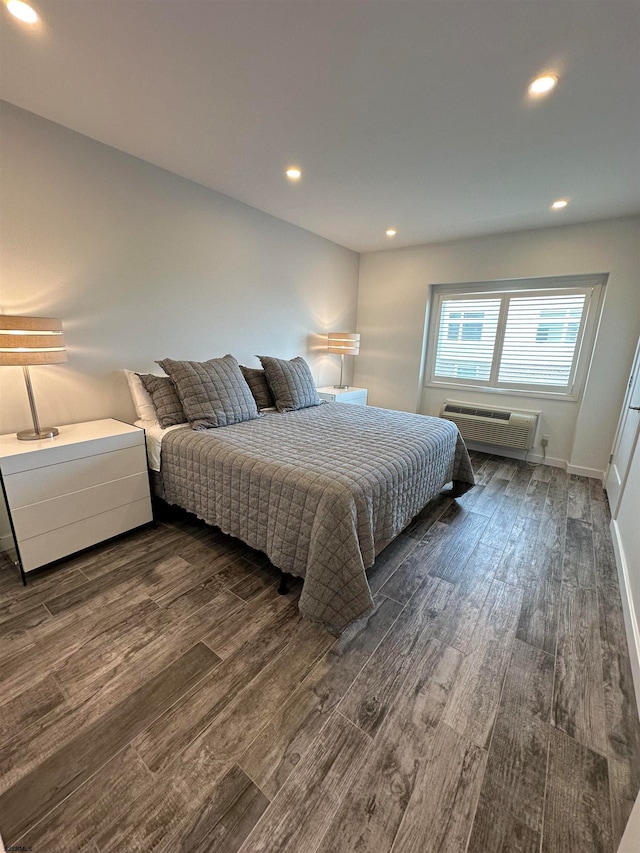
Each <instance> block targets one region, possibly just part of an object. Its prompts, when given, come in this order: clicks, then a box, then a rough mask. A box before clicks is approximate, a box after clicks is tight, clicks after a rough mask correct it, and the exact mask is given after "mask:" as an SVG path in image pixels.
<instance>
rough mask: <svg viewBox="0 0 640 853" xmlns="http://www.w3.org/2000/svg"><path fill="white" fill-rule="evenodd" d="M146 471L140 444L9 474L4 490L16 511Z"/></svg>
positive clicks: (142, 446) (143, 449) (144, 454)
mask: <svg viewBox="0 0 640 853" xmlns="http://www.w3.org/2000/svg"><path fill="white" fill-rule="evenodd" d="M146 470H147V457H146V453H145V448H144V445H143V444H138V445H136V446H135V447H127V448H125V449H124V450H113V451H111V452H110V453H99V454H97V455H96V456H85V457H83V458H81V459H72V460H71V461H69V462H60V463H58V464H57V465H47V466H46V467H44V468H33V469H31V470H30V471H21V472H20V473H19V474H8V475H7V476H5V478H4V487H5V489H6V491H7V497H8V499H9V503H10V504H11V506H12V507H13V509H14V511H15V510H18V509H19V508H20V507H23V506H27V505H29V504H34V503H37V502H38V501H46V500H49V499H50V498H56V497H58V496H59V495H66V494H70V493H71V492H79V491H81V490H82V489H88V488H90V487H91V486H98V485H100V484H101V483H108V482H110V481H112V480H120V479H121V478H122V477H127V476H129V475H131V474H140V473H143V472H146Z"/></svg>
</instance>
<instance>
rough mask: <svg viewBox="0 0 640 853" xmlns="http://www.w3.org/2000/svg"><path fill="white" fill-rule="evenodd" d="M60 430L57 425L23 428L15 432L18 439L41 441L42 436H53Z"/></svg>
mask: <svg viewBox="0 0 640 853" xmlns="http://www.w3.org/2000/svg"><path fill="white" fill-rule="evenodd" d="M59 432H60V430H59V429H58V428H57V427H40V429H39V430H35V429H23V430H22V432H19V433H17V437H18V438H19V439H20V441H41V440H42V439H43V438H55V437H56V435H58V433H59Z"/></svg>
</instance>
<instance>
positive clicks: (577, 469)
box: [567, 465, 604, 483]
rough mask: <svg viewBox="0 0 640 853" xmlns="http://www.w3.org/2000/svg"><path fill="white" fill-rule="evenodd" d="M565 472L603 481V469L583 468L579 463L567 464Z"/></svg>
mask: <svg viewBox="0 0 640 853" xmlns="http://www.w3.org/2000/svg"><path fill="white" fill-rule="evenodd" d="M567 474H577V475H578V476H579V477H593V478H594V479H596V480H600V482H601V483H604V471H601V470H600V469H599V468H583V467H582V466H581V465H567Z"/></svg>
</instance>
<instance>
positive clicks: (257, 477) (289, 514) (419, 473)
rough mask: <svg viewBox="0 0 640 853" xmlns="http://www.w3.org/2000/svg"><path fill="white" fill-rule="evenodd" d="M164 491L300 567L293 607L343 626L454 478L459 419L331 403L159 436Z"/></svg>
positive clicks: (458, 469) (462, 453)
mask: <svg viewBox="0 0 640 853" xmlns="http://www.w3.org/2000/svg"><path fill="white" fill-rule="evenodd" d="M161 475H162V481H163V488H164V496H165V498H166V500H167V501H169V503H173V504H177V505H179V506H181V507H183V508H184V509H186V510H188V511H189V512H192V513H195V514H196V515H197V516H198V517H199V518H201V519H203V520H204V521H206V522H207V523H209V524H212V525H216V526H218V527H220V528H221V529H222V530H223V531H225V532H226V533H229V534H231V535H232V536H236V537H238V538H239V539H241V540H242V541H244V542H246V543H247V544H248V545H251V546H252V547H254V548H257V549H258V550H260V551H263V552H264V553H265V554H267V555H268V557H269V558H270V560H271V561H272V563H273V564H274V565H275V566H277V567H278V568H280V569H282V570H283V571H285V572H290V573H291V574H294V575H298V576H300V577H303V578H304V579H305V580H304V585H303V590H302V594H301V597H300V611H301V612H302V614H303V615H304V616H306V617H307V618H309V619H311V620H313V621H315V622H318V623H321V624H322V625H325V626H326V627H327V628H328V629H329V630H330V631H331V632H332V633H336V634H337V633H339V632H340V631H342V630H343V629H344V628H345V627H346V626H347V625H348V624H349V623H350V622H352V621H353V620H354V619H357V618H358V617H359V616H362V615H364V614H365V613H367V611H369V610H370V608H371V607H372V605H373V602H372V598H371V592H370V590H369V585H368V583H367V577H366V574H365V569H367V568H369V567H370V566H372V565H373V562H374V560H375V557H376V554H379V553H380V551H382V549H383V548H385V546H386V545H388V544H389V542H391V541H392V539H394V538H395V537H396V536H397V535H398V533H400V531H401V530H402V529H403V528H404V527H406V525H407V524H408V523H409V522H410V521H411V519H412V518H413V517H414V516H415V515H416V514H417V513H418V512H419V511H420V510H421V509H422V507H424V505H425V504H426V503H427V502H428V501H429V500H431V499H432V498H433V497H435V496H436V495H437V494H438V492H439V491H440V489H441V488H442V486H443V485H444V484H445V483H448V482H449V481H451V480H457V481H460V482H461V483H467V484H473V472H472V468H471V463H470V461H469V456H468V454H467V451H466V448H465V446H464V443H463V441H462V439H461V437H460V435H459V433H458V428H457V427H456V426H455V424H453V423H451V422H449V421H446V420H442V419H440V418H431V417H427V416H425V415H412V414H407V413H405V412H394V411H388V410H386V409H376V408H373V407H365V406H352V405H346V404H340V403H329V404H325V405H321V406H315V407H312V408H309V409H303V410H302V411H298V412H288V413H286V414H275V413H274V414H268V415H266V416H265V417H262V418H259V419H258V420H252V421H246V422H244V423H240V424H235V425H233V426H228V427H224V428H220V429H211V430H206V431H195V430H192V429H189V428H185V429H178V430H174V431H173V432H170V433H168V434H167V435H166V436H165V437H164V438H163V441H162V468H161Z"/></svg>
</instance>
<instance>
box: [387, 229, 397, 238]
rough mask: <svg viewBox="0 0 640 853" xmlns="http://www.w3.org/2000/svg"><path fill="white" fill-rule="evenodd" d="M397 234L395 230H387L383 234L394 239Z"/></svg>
mask: <svg viewBox="0 0 640 853" xmlns="http://www.w3.org/2000/svg"><path fill="white" fill-rule="evenodd" d="M397 233H398V232H397V231H396V229H395V228H387V230H386V231H385V234H386V235H387V237H395V236H396V234H397Z"/></svg>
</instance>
